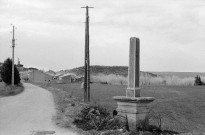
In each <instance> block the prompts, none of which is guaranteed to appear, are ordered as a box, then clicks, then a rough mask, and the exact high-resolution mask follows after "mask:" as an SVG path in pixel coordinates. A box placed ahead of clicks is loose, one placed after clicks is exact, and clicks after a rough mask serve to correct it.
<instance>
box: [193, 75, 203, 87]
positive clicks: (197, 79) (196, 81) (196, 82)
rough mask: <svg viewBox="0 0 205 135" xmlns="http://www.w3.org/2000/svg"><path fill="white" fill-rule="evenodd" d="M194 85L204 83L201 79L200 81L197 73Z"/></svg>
mask: <svg viewBox="0 0 205 135" xmlns="http://www.w3.org/2000/svg"><path fill="white" fill-rule="evenodd" d="M194 85H205V83H204V82H202V81H201V77H200V76H198V75H197V76H196V77H195V81H194Z"/></svg>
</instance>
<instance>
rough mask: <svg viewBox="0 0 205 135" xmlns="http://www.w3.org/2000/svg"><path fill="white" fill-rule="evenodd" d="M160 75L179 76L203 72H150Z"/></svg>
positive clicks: (195, 74)
mask: <svg viewBox="0 0 205 135" xmlns="http://www.w3.org/2000/svg"><path fill="white" fill-rule="evenodd" d="M151 73H153V74H157V75H160V76H163V77H164V76H178V77H179V78H187V77H196V76H197V75H199V76H205V72H151Z"/></svg>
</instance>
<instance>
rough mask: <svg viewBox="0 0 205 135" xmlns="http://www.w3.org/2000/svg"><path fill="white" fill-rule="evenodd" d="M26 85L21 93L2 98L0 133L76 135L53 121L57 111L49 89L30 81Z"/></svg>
mask: <svg viewBox="0 0 205 135" xmlns="http://www.w3.org/2000/svg"><path fill="white" fill-rule="evenodd" d="M24 87H25V90H24V92H23V93H21V94H19V95H16V96H10V97H3V98H0V135H38V134H37V133H36V131H55V133H54V135H76V133H73V132H71V131H69V130H67V129H62V128H58V127H57V126H56V125H55V124H54V122H53V121H52V116H53V115H55V113H56V111H55V107H54V101H53V97H52V94H51V93H50V92H49V91H47V90H45V89H43V88H40V87H37V86H35V85H32V84H28V83H25V84H24ZM44 133H46V132H44ZM47 133H48V132H47ZM50 133H52V132H50ZM45 135H47V134H45Z"/></svg>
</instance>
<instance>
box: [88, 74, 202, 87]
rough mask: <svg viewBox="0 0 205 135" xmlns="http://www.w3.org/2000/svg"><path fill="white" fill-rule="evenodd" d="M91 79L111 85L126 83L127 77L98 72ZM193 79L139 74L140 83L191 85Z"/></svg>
mask: <svg viewBox="0 0 205 135" xmlns="http://www.w3.org/2000/svg"><path fill="white" fill-rule="evenodd" d="M91 80H92V81H93V82H103V83H108V84H112V85H126V84H127V77H124V76H120V75H114V74H110V75H105V74H98V75H96V76H92V79H91ZM194 80H195V78H194V77H186V78H179V77H177V76H165V77H161V76H158V77H147V76H141V77H140V84H141V85H168V86H193V85H194ZM201 80H202V81H203V82H205V77H201Z"/></svg>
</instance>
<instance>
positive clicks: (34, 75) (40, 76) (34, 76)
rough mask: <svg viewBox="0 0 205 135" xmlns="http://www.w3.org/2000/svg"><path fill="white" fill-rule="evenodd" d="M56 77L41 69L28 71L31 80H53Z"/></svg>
mask: <svg viewBox="0 0 205 135" xmlns="http://www.w3.org/2000/svg"><path fill="white" fill-rule="evenodd" d="M53 80H54V77H53V76H52V75H48V74H46V73H44V72H43V71H40V70H32V71H30V72H28V81H31V82H53Z"/></svg>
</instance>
